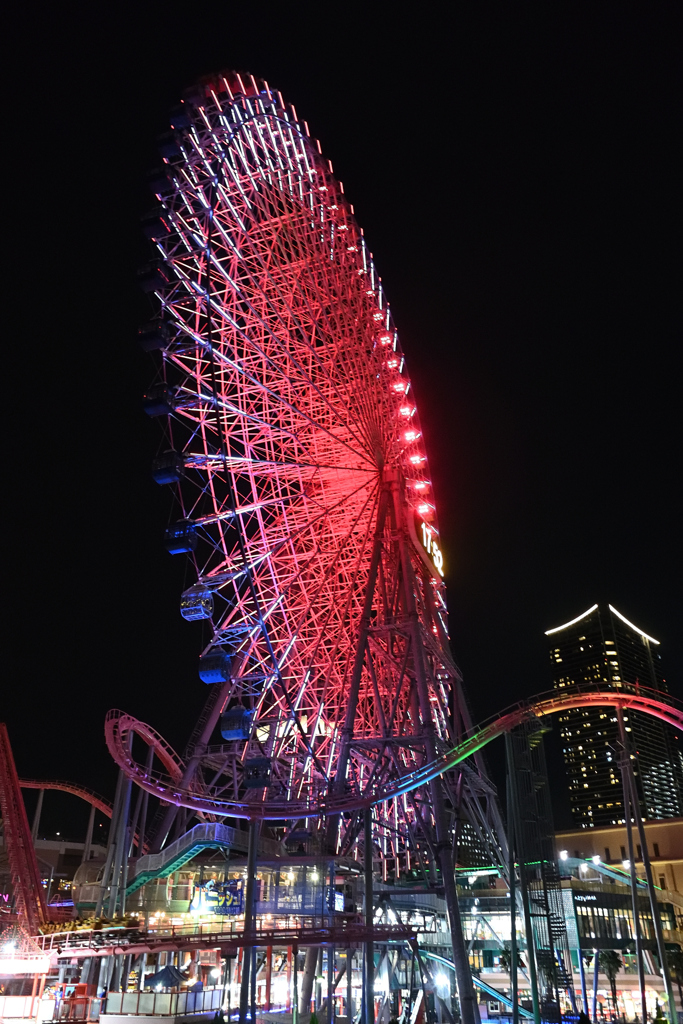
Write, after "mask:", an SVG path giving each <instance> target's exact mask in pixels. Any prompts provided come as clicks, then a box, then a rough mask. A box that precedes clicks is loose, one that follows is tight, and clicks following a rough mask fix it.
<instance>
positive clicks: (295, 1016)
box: [292, 946, 299, 1024]
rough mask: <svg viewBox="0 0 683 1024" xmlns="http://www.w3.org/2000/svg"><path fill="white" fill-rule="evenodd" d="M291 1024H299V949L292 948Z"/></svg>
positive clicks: (296, 947)
mask: <svg viewBox="0 0 683 1024" xmlns="http://www.w3.org/2000/svg"><path fill="white" fill-rule="evenodd" d="M292 971H293V972H294V973H293V977H292V987H293V989H294V991H293V993H292V1024H299V947H298V946H293V947H292Z"/></svg>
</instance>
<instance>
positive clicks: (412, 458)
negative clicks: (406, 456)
mask: <svg viewBox="0 0 683 1024" xmlns="http://www.w3.org/2000/svg"><path fill="white" fill-rule="evenodd" d="M410 461H411V462H412V464H413V465H414V466H419V465H420V463H421V462H424V461H425V457H424V455H411V456H410Z"/></svg>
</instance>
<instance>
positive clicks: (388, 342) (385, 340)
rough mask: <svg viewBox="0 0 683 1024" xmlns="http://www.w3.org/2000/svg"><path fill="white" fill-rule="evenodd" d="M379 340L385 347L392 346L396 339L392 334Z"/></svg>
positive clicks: (384, 335)
mask: <svg viewBox="0 0 683 1024" xmlns="http://www.w3.org/2000/svg"><path fill="white" fill-rule="evenodd" d="M379 340H380V341H381V342H382V344H383V345H391V343H392V341H393V340H394V339H393V338H392V337H391V335H390V334H383V335H382V337H381V338H380V339H379Z"/></svg>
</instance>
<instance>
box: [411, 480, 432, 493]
mask: <svg viewBox="0 0 683 1024" xmlns="http://www.w3.org/2000/svg"><path fill="white" fill-rule="evenodd" d="M413 486H414V487H415V490H416V491H426V490H427V488H428V487H429V484H428V483H427V481H426V480H418V482H417V483H416V484H414V485H413Z"/></svg>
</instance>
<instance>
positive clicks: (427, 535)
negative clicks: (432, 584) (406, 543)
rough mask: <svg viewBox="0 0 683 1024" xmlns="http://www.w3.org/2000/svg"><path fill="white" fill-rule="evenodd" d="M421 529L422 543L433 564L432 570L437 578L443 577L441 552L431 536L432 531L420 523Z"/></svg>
mask: <svg viewBox="0 0 683 1024" xmlns="http://www.w3.org/2000/svg"><path fill="white" fill-rule="evenodd" d="M420 526H421V527H422V543H423V545H424V549H425V551H426V552H427V554H428V555H429V556H430V558H431V560H432V562H433V563H434V568H435V569H436V571H437V572H438V574H439V576H443V552H442V550H441V548H440V547H439V545H438V544H437V543H436V540H435V539H434V537H433V536H432V531H431V530H430V529H429V527H428V526H427V524H426V523H420Z"/></svg>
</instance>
